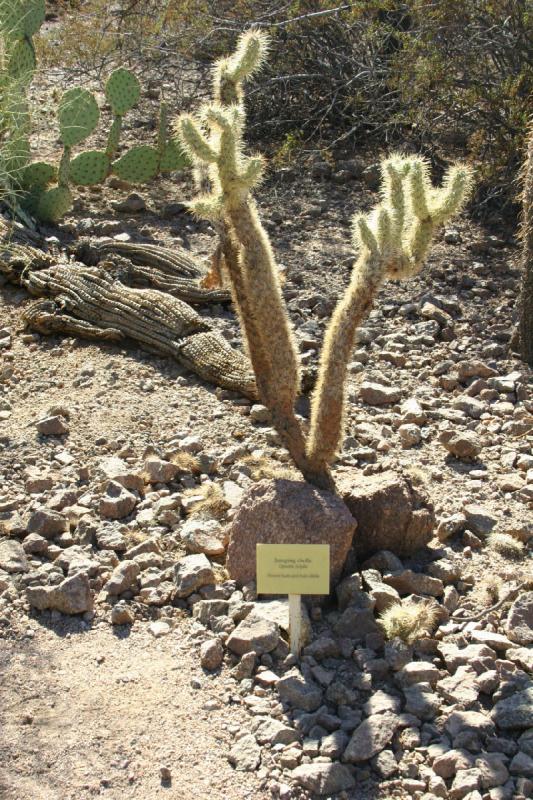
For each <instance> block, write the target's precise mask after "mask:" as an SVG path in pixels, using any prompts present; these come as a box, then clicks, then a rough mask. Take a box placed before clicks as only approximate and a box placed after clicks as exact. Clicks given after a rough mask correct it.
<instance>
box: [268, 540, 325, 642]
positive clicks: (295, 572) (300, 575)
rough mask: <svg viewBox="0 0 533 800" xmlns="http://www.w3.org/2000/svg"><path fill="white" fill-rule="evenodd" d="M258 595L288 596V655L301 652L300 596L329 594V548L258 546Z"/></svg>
mask: <svg viewBox="0 0 533 800" xmlns="http://www.w3.org/2000/svg"><path fill="white" fill-rule="evenodd" d="M256 579H257V593H258V594H287V595H289V629H290V639H291V652H292V653H294V654H295V655H298V654H299V652H300V649H301V620H302V611H301V600H300V596H301V595H302V594H329V544H258V545H257V549H256Z"/></svg>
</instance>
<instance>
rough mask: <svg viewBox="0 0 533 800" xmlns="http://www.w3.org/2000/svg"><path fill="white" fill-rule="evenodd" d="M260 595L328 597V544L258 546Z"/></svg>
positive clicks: (258, 588) (258, 585) (258, 584)
mask: <svg viewBox="0 0 533 800" xmlns="http://www.w3.org/2000/svg"><path fill="white" fill-rule="evenodd" d="M256 555H257V593H258V594H299V595H301V594H329V544H258V545H257V550H256Z"/></svg>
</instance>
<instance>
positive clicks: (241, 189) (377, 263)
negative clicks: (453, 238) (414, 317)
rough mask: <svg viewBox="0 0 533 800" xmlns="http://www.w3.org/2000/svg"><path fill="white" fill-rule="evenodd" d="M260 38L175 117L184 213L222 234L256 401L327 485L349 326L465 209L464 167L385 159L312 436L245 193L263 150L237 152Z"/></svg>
mask: <svg viewBox="0 0 533 800" xmlns="http://www.w3.org/2000/svg"><path fill="white" fill-rule="evenodd" d="M267 50H268V40H267V38H266V36H265V34H263V33H262V32H260V31H257V30H251V31H249V32H248V33H246V34H244V35H243V36H242V37H241V38H240V40H239V44H238V47H237V49H236V51H235V53H234V54H233V55H232V56H230V57H229V58H224V59H222V60H220V61H218V62H217V64H216V65H215V67H214V70H213V100H212V102H211V103H207V104H206V105H205V106H204V107H203V108H202V109H201V111H200V113H198V114H196V115H191V114H182V115H181V116H180V117H179V119H178V122H177V130H178V133H179V136H180V139H181V141H182V144H183V147H184V148H185V150H186V151H187V153H188V154H189V156H190V158H191V160H192V162H193V165H194V166H195V169H196V174H197V175H198V180H197V184H198V185H201V186H202V188H204V190H205V191H204V193H203V194H201V195H200V196H199V197H197V198H196V199H195V200H193V201H192V202H191V204H190V208H191V210H192V211H193V212H194V213H195V214H196V215H197V216H199V217H204V218H207V219H209V220H211V221H212V222H213V223H214V225H215V227H216V228H217V230H218V231H219V233H221V234H222V241H223V253H224V268H225V270H226V272H227V274H228V276H229V281H230V284H231V288H232V293H233V299H234V303H235V306H236V308H237V311H238V315H239V319H240V323H241V328H242V330H243V334H244V338H245V342H246V346H247V349H248V353H249V355H250V359H251V362H252V366H253V368H254V372H255V376H256V380H257V386H258V391H259V396H260V399H261V402H262V403H263V404H264V405H265V406H267V408H268V409H269V410H270V412H271V415H272V421H273V424H274V427H275V428H276V430H277V431H278V432H279V434H280V436H281V438H282V439H283V442H284V444H285V446H286V447H287V449H288V450H289V452H290V454H291V456H292V458H293V460H294V462H295V464H296V465H297V466H298V468H299V469H300V471H301V472H302V474H303V475H304V477H305V478H306V479H307V480H309V481H311V482H312V483H314V484H316V485H317V486H320V487H322V488H329V489H332V488H334V487H333V481H332V478H331V475H330V471H329V468H330V464H331V463H332V461H333V460H334V459H335V456H336V453H337V448H338V446H339V443H340V441H341V439H342V435H343V418H344V394H345V383H346V374H347V366H348V362H349V358H350V354H351V350H352V347H353V343H354V339H355V332H356V330H357V327H358V326H359V324H360V323H361V321H362V320H363V319H364V318H365V316H366V315H367V314H368V312H369V310H370V308H371V307H372V304H373V301H374V298H375V296H376V293H377V290H378V288H379V287H380V285H381V284H382V283H383V281H385V280H405V279H409V278H410V277H412V276H413V275H416V274H417V273H418V272H419V271H420V269H421V268H422V266H423V263H424V260H425V258H426V256H427V253H428V250H429V247H430V245H431V242H432V239H433V236H434V233H435V230H436V229H437V228H438V227H439V226H440V225H442V224H443V223H444V222H445V221H446V220H448V219H449V218H450V217H452V216H453V215H454V214H456V213H457V212H458V211H459V210H460V209H461V207H462V206H463V204H464V202H465V200H466V198H467V196H468V193H469V190H470V186H471V182H472V181H471V171H470V169H469V168H468V167H467V166H466V165H461V164H459V165H456V166H454V167H452V168H451V169H450V170H449V171H448V173H447V174H446V176H445V178H444V182H443V185H442V187H441V188H438V187H434V186H433V185H432V183H431V180H430V177H429V165H428V164H427V162H426V161H425V160H424V159H421V158H418V157H403V156H399V155H396V156H393V157H391V158H389V159H387V160H385V161H384V162H383V164H382V179H383V189H382V201H381V202H380V203H379V204H378V205H377V206H376V207H375V208H374V209H373V210H372V211H371V212H370V213H369V214H363V215H361V214H357V215H355V216H354V219H353V245H354V249H355V250H356V252H357V254H358V257H357V260H356V262H355V265H354V268H353V272H352V278H351V281H350V284H349V286H348V287H347V289H346V292H345V294H344V296H343V297H341V299H340V300H339V303H338V305H337V308H336V309H335V311H334V313H333V315H332V319H331V321H330V324H329V326H328V329H327V332H326V337H325V342H324V347H323V350H322V355H321V359H320V367H319V377H318V382H317V386H316V389H315V391H314V394H313V399H312V405H311V420H310V429H309V433H308V435H307V436H306V435H305V434H304V431H303V428H302V426H301V424H300V422H299V421H298V419H297V418H296V414H295V411H294V406H295V401H296V398H297V396H298V393H299V391H300V367H299V359H298V351H297V347H296V344H295V339H294V333H293V331H292V328H291V326H290V323H289V319H288V314H287V309H286V306H285V303H284V300H283V297H282V293H281V287H280V281H279V270H278V269H277V266H276V262H275V258H274V254H273V251H272V247H271V244H270V241H269V238H268V235H267V233H266V231H265V229H264V228H263V226H262V224H261V221H260V218H259V214H258V212H257V208H256V205H255V201H254V198H253V194H252V193H253V190H254V188H256V187H257V186H258V184H259V183H260V182H261V180H262V177H263V172H264V162H263V159H262V157H261V156H259V155H252V156H248V155H246V154H245V147H244V126H245V110H244V105H243V103H244V96H243V82H244V80H245V79H247V78H248V77H250V76H251V75H252V74H253V73H254V72H255V71H256V70H257V69H259V67H260V66H261V64H262V62H263V60H264V58H265V56H266V53H267Z"/></svg>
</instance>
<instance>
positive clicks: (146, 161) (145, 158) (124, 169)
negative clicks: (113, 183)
mask: <svg viewBox="0 0 533 800" xmlns="http://www.w3.org/2000/svg"><path fill="white" fill-rule="evenodd" d="M158 160H159V159H158V153H157V150H155V149H154V148H153V147H149V146H148V145H140V146H139V147H132V148H131V150H128V152H127V153H125V154H124V155H123V156H122V158H119V159H118V161H115V162H114V164H113V172H114V173H115V175H118V177H119V178H122V180H123V181H129V182H130V183H144V182H145V181H149V180H150V178H154V177H155V176H156V175H157V167H158Z"/></svg>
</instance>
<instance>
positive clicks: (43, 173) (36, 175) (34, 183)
mask: <svg viewBox="0 0 533 800" xmlns="http://www.w3.org/2000/svg"><path fill="white" fill-rule="evenodd" d="M54 181H57V168H56V167H54V165H53V164H47V163H46V162H45V161H34V162H33V163H32V164H28V166H27V167H25V168H24V170H23V171H22V175H21V178H20V182H21V184H22V186H23V187H24V188H25V189H31V188H34V189H46V187H47V186H48V185H49V184H50V183H54Z"/></svg>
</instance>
